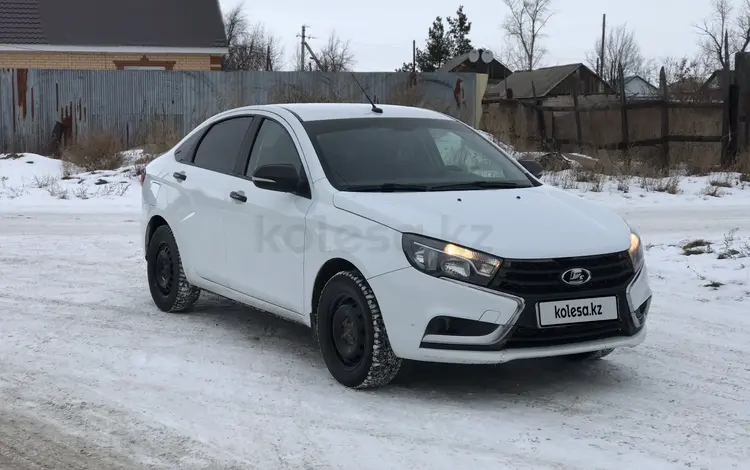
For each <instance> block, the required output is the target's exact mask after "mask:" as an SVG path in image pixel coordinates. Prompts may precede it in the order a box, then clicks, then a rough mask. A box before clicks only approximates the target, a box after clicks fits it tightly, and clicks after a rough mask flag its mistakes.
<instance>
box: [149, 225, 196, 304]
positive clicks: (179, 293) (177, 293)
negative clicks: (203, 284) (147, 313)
mask: <svg viewBox="0 0 750 470" xmlns="http://www.w3.org/2000/svg"><path fill="white" fill-rule="evenodd" d="M146 264H147V271H148V286H149V289H150V290H151V298H152V299H153V300H154V303H155V304H156V306H157V307H159V309H160V310H162V311H164V312H173V313H177V312H185V311H188V310H190V308H191V307H192V306H193V304H194V303H195V302H196V301H197V300H198V297H200V294H201V290H200V289H199V288H197V287H194V286H193V285H191V284H190V283H189V282H188V281H187V278H186V277H185V271H184V269H183V268H182V259H181V258H180V251H179V250H178V249H177V242H176V241H175V239H174V235H173V234H172V230H171V229H170V228H169V227H168V226H166V225H162V226H160V227H158V228H157V229H156V230H155V231H154V234H153V236H152V237H151V241H150V242H149V244H148V248H147V250H146Z"/></svg>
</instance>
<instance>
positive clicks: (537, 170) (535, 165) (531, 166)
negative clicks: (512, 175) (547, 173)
mask: <svg viewBox="0 0 750 470" xmlns="http://www.w3.org/2000/svg"><path fill="white" fill-rule="evenodd" d="M518 163H520V164H521V166H523V167H524V168H526V171H528V172H529V173H531V174H532V175H534V177H535V178H541V177H542V173H543V172H544V168H543V167H542V165H541V163H539V162H538V161H536V160H518Z"/></svg>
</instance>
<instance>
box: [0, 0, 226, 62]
mask: <svg viewBox="0 0 750 470" xmlns="http://www.w3.org/2000/svg"><path fill="white" fill-rule="evenodd" d="M226 53H227V47H226V36H225V33H224V24H223V21H222V15H221V10H220V8H219V3H218V0H125V1H121V0H117V1H115V0H64V1H61V0H0V68H44V69H86V70H118V69H119V70H123V69H153V70H221V58H222V56H223V55H224V54H226Z"/></svg>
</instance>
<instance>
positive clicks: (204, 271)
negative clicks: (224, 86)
mask: <svg viewBox="0 0 750 470" xmlns="http://www.w3.org/2000/svg"><path fill="white" fill-rule="evenodd" d="M252 120H253V117H252V116H234V117H230V118H227V119H222V120H220V121H218V122H216V123H214V124H212V125H211V126H210V128H209V129H208V131H207V132H206V133H205V134H204V135H203V137H202V138H201V140H200V142H199V143H198V144H197V146H196V149H195V152H194V154H193V155H192V158H190V159H188V162H183V163H187V164H186V165H184V166H183V171H182V172H181V173H182V178H184V179H183V180H182V184H183V189H184V190H185V191H186V192H187V193H188V197H189V199H190V203H189V204H190V206H191V209H192V210H191V211H190V212H189V213H188V214H186V216H185V217H184V218H183V220H182V221H180V222H181V225H182V227H181V235H182V238H183V239H185V240H188V244H189V249H190V257H191V263H192V269H193V270H194V271H195V273H196V274H197V275H198V276H200V277H202V278H203V279H206V280H209V281H211V282H215V283H218V284H224V285H226V279H227V273H226V271H225V270H224V264H225V263H226V249H225V247H226V240H225V236H224V233H225V228H224V226H223V217H222V211H224V210H225V209H226V207H227V206H228V205H229V203H230V201H231V199H230V195H229V193H230V191H229V190H228V189H227V188H229V187H231V186H232V184H233V181H234V180H236V179H238V175H236V174H235V173H234V171H235V168H236V166H237V160H238V158H239V155H240V149H241V148H242V145H243V143H245V138H246V135H247V134H248V131H249V129H250V124H251V123H252ZM183 158H184V157H183ZM174 176H175V177H176V178H178V179H179V178H180V176H178V175H177V174H175V175H174Z"/></svg>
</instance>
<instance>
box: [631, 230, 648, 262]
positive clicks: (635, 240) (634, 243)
mask: <svg viewBox="0 0 750 470" xmlns="http://www.w3.org/2000/svg"><path fill="white" fill-rule="evenodd" d="M628 253H630V259H631V260H632V261H633V268H635V270H636V271H638V270H639V269H641V266H642V265H643V259H644V256H643V245H642V244H641V237H640V235H638V232H636V231H635V229H632V228H631V229H630V248H629V249H628Z"/></svg>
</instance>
